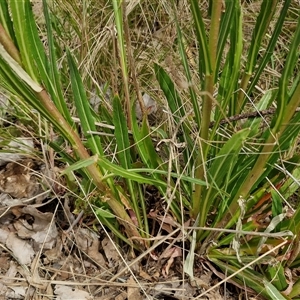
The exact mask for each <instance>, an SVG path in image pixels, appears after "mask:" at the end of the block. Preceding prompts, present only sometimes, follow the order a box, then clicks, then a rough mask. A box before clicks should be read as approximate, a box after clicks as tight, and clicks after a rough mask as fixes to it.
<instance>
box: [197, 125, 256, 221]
mask: <svg viewBox="0 0 300 300" xmlns="http://www.w3.org/2000/svg"><path fill="white" fill-rule="evenodd" d="M249 133H250V130H249V129H243V130H240V131H238V132H237V133H235V134H234V135H233V136H232V137H231V138H230V139H229V140H228V141H227V142H226V143H225V144H224V145H223V146H222V148H221V150H220V151H219V153H218V154H217V156H216V157H214V159H213V163H212V165H211V167H210V168H209V169H208V170H207V177H208V181H209V183H210V185H209V188H208V189H207V190H206V191H205V194H204V195H205V196H204V198H203V199H202V201H201V211H199V213H200V219H199V226H201V227H202V226H204V225H205V223H206V220H207V214H208V210H209V208H210V207H211V205H213V203H214V201H215V200H216V196H217V195H218V193H219V192H221V191H222V190H223V189H224V187H225V188H226V186H227V185H228V182H229V181H230V178H231V176H232V170H233V168H234V166H235V165H236V164H238V163H239V161H238V159H237V157H238V154H239V152H240V150H241V148H242V147H243V144H244V141H245V140H246V138H247V136H248V135H249ZM199 201H200V200H199ZM227 205H228V203H226V202H225V201H224V202H223V203H222V206H221V207H219V209H218V216H217V217H216V219H218V218H219V217H220V216H222V214H223V212H224V209H226V207H227Z"/></svg>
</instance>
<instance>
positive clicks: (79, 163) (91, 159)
mask: <svg viewBox="0 0 300 300" xmlns="http://www.w3.org/2000/svg"><path fill="white" fill-rule="evenodd" d="M97 161H98V155H97V154H96V155H94V156H91V157H89V158H87V159H83V160H79V161H77V162H76V163H74V164H72V165H70V166H68V167H67V168H65V169H64V170H63V171H62V172H60V174H61V175H64V174H67V173H69V172H72V171H76V170H79V169H82V168H86V167H88V166H90V165H92V164H94V163H96V162H97Z"/></svg>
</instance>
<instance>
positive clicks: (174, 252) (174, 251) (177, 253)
mask: <svg viewBox="0 0 300 300" xmlns="http://www.w3.org/2000/svg"><path fill="white" fill-rule="evenodd" d="M165 252H166V251H165ZM166 255H168V256H166ZM169 256H170V258H169V260H168V261H167V263H166V264H165V265H164V266H163V268H162V274H163V276H164V277H168V275H169V270H170V267H171V266H172V264H173V261H174V259H175V257H181V256H182V251H181V249H180V248H179V247H172V248H170V249H169V250H168V251H167V252H166V254H165V257H169Z"/></svg>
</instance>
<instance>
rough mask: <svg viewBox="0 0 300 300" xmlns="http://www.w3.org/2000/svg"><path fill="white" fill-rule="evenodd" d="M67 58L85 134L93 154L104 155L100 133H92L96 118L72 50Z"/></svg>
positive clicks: (77, 108) (76, 104)
mask: <svg viewBox="0 0 300 300" xmlns="http://www.w3.org/2000/svg"><path fill="white" fill-rule="evenodd" d="M67 58H68V64H69V68H70V77H71V85H72V92H73V96H74V102H75V106H76V110H77V113H78V116H79V119H80V122H81V126H82V129H83V133H84V136H85V137H86V138H87V143H88V146H89V148H90V149H91V150H92V152H93V154H99V155H103V149H102V146H101V141H100V137H99V136H98V135H93V134H91V133H90V132H92V131H94V132H95V131H96V126H95V120H94V117H93V114H92V111H91V108H90V104H89V101H88V99H87V96H86V92H85V89H84V86H83V83H82V79H81V77H80V74H79V71H78V69H77V67H76V64H75V62H74V59H73V57H72V55H71V53H70V51H67Z"/></svg>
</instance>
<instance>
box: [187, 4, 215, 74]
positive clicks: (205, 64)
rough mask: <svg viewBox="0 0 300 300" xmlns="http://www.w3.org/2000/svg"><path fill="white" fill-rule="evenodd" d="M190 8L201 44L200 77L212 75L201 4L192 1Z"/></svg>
mask: <svg viewBox="0 0 300 300" xmlns="http://www.w3.org/2000/svg"><path fill="white" fill-rule="evenodd" d="M190 6H191V11H192V14H193V20H194V29H195V31H196V37H197V40H198V44H199V56H198V58H199V75H200V77H202V74H205V75H210V74H211V72H212V70H211V61H210V54H209V51H208V41H207V38H206V33H205V26H204V22H203V19H202V14H201V11H200V9H199V2H198V1H197V0H191V1H190Z"/></svg>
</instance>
